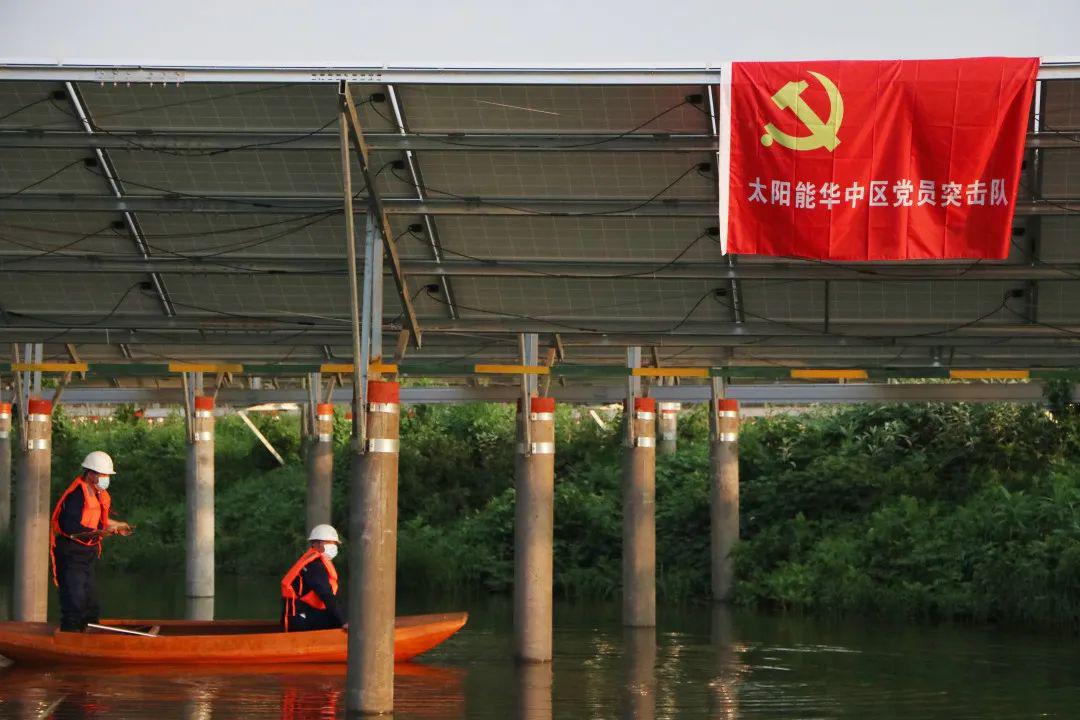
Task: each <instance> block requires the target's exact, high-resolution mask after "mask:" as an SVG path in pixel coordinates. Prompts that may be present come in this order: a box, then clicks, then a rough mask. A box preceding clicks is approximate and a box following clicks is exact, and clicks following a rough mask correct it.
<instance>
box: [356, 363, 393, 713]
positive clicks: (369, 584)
mask: <svg viewBox="0 0 1080 720" xmlns="http://www.w3.org/2000/svg"><path fill="white" fill-rule="evenodd" d="M399 397H400V391H399V388H398V384H397V383H396V382H379V381H374V380H373V381H371V382H369V383H368V389H367V399H368V403H369V404H368V408H367V412H366V413H364V417H366V418H367V434H366V437H367V444H366V447H364V448H361V447H358V446H357V445H356V444H355V443H354V445H353V453H354V454H353V458H352V461H353V465H352V478H351V482H350V486H349V538H348V551H349V600H348V602H349V615H348V619H349V666H348V671H347V695H348V711H349V713H351V714H356V713H359V714H379V713H388V712H391V711H393V708H394V603H395V588H396V579H397V578H396V570H397V507H398V506H397V496H398V442H399V441H398V430H399V421H400V400H399ZM355 439H357V438H354V440H355ZM361 449H364V450H366V452H364V453H360V452H358V451H359V450H361Z"/></svg>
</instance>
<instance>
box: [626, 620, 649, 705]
mask: <svg viewBox="0 0 1080 720" xmlns="http://www.w3.org/2000/svg"><path fill="white" fill-rule="evenodd" d="M623 644H624V655H623V658H624V680H623V711H622V717H623V718H625V719H626V720H652V719H653V717H654V716H655V714H656V628H636V627H635V628H625V629H624V630H623Z"/></svg>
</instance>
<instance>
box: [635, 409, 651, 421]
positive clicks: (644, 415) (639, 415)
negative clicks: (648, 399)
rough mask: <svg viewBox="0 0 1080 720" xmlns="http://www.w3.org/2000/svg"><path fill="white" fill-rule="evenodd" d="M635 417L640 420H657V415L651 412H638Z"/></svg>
mask: <svg viewBox="0 0 1080 720" xmlns="http://www.w3.org/2000/svg"><path fill="white" fill-rule="evenodd" d="M634 417H636V418H637V419H638V420H655V419H656V413H654V412H649V411H648V410H638V411H637V412H635V413H634Z"/></svg>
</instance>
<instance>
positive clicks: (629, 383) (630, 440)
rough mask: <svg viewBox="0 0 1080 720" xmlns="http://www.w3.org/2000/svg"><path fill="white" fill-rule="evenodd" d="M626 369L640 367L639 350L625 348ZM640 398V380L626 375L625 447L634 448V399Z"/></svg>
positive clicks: (637, 348)
mask: <svg viewBox="0 0 1080 720" xmlns="http://www.w3.org/2000/svg"><path fill="white" fill-rule="evenodd" d="M626 367H627V368H628V369H633V368H639V367H641V348H640V347H636V346H635V347H628V348H626ZM640 396H641V378H640V377H637V376H635V375H632V374H630V373H627V375H626V405H625V406H624V408H623V417H624V422H625V424H626V427H625V431H626V447H628V448H632V447H634V420H633V415H634V398H636V397H640Z"/></svg>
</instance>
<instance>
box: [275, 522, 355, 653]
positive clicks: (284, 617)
mask: <svg viewBox="0 0 1080 720" xmlns="http://www.w3.org/2000/svg"><path fill="white" fill-rule="evenodd" d="M308 541H309V542H310V543H311V547H309V548H308V549H307V551H306V552H305V553H304V554H303V555H301V556H300V559H299V560H297V561H296V563H295V564H294V565H293V566H292V567H291V568H289V572H287V573H285V577H283V578H281V599H282V600H283V601H284V607H283V609H282V613H281V623H282V627H283V628H284V629H285V632H298V631H304V630H329V629H331V628H343V627H345V619H344V618H343V617H342V614H341V609H340V608H338V604H337V591H338V575H337V569H335V568H334V563H333V560H334V558H335V557H337V554H338V545H339V544H340V542H339V541H338V534H337V530H335V529H334V528H332V527H331V526H329V525H316V526H315V527H313V528H311V534H310V535H308Z"/></svg>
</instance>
